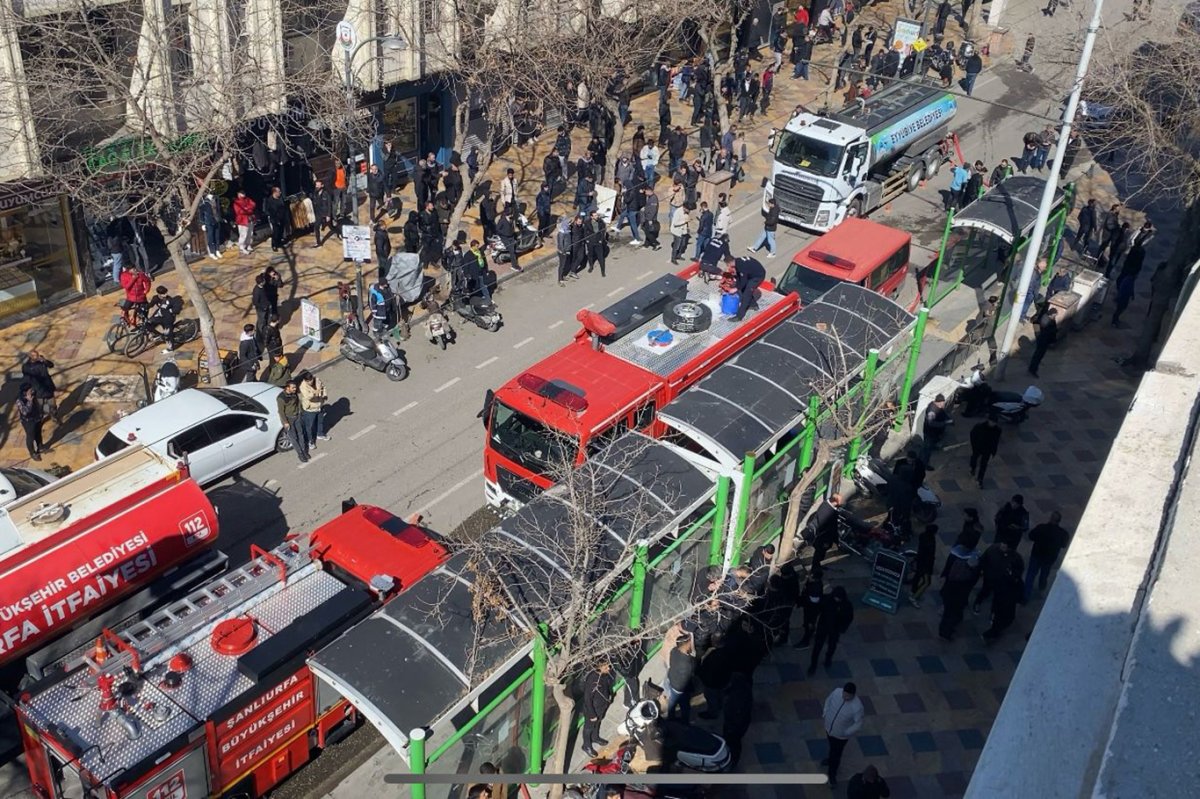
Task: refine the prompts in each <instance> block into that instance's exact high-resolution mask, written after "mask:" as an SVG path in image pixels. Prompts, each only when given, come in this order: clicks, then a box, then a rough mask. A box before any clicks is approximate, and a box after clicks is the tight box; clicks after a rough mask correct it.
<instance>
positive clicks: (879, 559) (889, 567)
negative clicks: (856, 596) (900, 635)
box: [863, 549, 908, 613]
mask: <svg viewBox="0 0 1200 799" xmlns="http://www.w3.org/2000/svg"><path fill="white" fill-rule="evenodd" d="M907 570H908V561H907V560H906V559H905V557H904V556H903V555H901V554H900V553H898V552H892V551H891V550H888V549H881V550H879V551H878V552H876V553H875V563H874V564H873V565H872V567H871V585H870V587H869V588H868V589H867V593H866V595H865V596H864V597H863V602H865V603H866V604H868V605H870V606H872V607H876V608H879V609H880V610H883V611H886V612H888V613H895V612H896V611H897V610H898V609H899V607H900V595H901V594H902V593H904V577H905V572H906V571H907Z"/></svg>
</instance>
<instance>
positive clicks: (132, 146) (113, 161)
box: [83, 133, 204, 172]
mask: <svg viewBox="0 0 1200 799" xmlns="http://www.w3.org/2000/svg"><path fill="white" fill-rule="evenodd" d="M203 141H204V138H203V137H202V136H201V135H200V134H199V133H189V134H187V135H186V136H181V137H180V138H178V139H175V140H174V141H172V142H171V143H170V144H168V145H167V151H168V152H169V153H181V152H183V151H185V150H190V149H192V148H193V147H196V146H197V145H199V144H201V143H203ZM156 157H158V147H157V146H156V145H155V144H154V141H153V140H152V139H149V138H145V137H141V138H132V137H131V138H128V139H122V140H121V141H117V142H113V143H112V144H109V145H106V146H104V147H99V148H93V149H89V150H86V151H84V153H83V158H84V161H85V162H86V163H87V168H88V171H89V172H116V171H118V170H120V169H123V168H125V167H129V166H142V165H145V164H147V163H148V162H151V161H153V160H154V159H155V158H156Z"/></svg>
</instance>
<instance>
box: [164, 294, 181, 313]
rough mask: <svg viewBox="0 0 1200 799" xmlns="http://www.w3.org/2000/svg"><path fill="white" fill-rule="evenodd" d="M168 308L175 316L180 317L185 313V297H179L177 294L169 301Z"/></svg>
mask: <svg viewBox="0 0 1200 799" xmlns="http://www.w3.org/2000/svg"><path fill="white" fill-rule="evenodd" d="M167 307H168V308H170V309H171V313H173V314H174V315H175V316H179V314H181V313H183V297H181V296H179V295H178V294H176V295H175V296H174V297H171V298H170V299H169V300H167Z"/></svg>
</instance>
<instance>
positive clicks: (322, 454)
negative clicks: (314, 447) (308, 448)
mask: <svg viewBox="0 0 1200 799" xmlns="http://www.w3.org/2000/svg"><path fill="white" fill-rule="evenodd" d="M327 454H328V453H326V452H318V453H317V454H316V455H313V456H312V457H311V458H309V459H308V461H307V462H306V463H298V464H296V468H297V469H303V468H305V467H306V466H310V465H312V464H314V463H316V462H317V461H319V460H321V458H324V457H325V456H326V455H327Z"/></svg>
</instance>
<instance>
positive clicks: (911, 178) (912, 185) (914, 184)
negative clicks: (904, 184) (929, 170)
mask: <svg viewBox="0 0 1200 799" xmlns="http://www.w3.org/2000/svg"><path fill="white" fill-rule="evenodd" d="M924 177H925V165H924V164H922V163H921V162H920V161H917V162H915V163H914V164H913V165H912V166H911V167H909V168H908V190H909V191H916V190H917V189H919V188H921V179H922V178H924Z"/></svg>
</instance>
